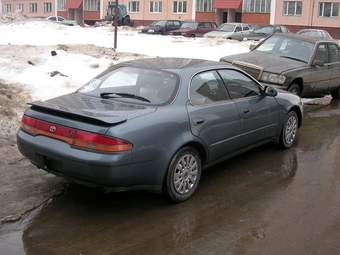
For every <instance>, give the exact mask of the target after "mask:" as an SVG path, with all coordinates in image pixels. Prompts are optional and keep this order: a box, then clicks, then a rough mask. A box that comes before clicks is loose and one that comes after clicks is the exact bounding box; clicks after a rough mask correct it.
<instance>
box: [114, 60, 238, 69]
mask: <svg viewBox="0 0 340 255" xmlns="http://www.w3.org/2000/svg"><path fill="white" fill-rule="evenodd" d="M115 66H116V67H117V66H126V67H135V68H143V69H152V70H155V71H161V70H163V71H164V70H169V71H172V72H175V73H176V72H179V71H180V70H185V69H192V68H200V67H203V68H204V67H205V68H215V67H216V68H221V67H226V66H228V68H233V69H237V68H236V67H234V66H232V65H229V64H226V63H222V62H217V61H212V60H205V59H195V58H173V57H156V58H144V59H135V60H130V61H125V62H121V63H119V64H116V65H114V66H112V67H115ZM176 70H177V71H176Z"/></svg>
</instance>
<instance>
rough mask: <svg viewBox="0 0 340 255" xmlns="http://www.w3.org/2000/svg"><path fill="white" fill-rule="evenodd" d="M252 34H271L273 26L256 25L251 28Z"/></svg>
mask: <svg viewBox="0 0 340 255" xmlns="http://www.w3.org/2000/svg"><path fill="white" fill-rule="evenodd" d="M253 32H254V34H272V33H273V32H274V27H258V28H256V29H254V30H253Z"/></svg>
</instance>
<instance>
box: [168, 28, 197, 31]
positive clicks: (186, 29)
mask: <svg viewBox="0 0 340 255" xmlns="http://www.w3.org/2000/svg"><path fill="white" fill-rule="evenodd" d="M191 30H196V29H193V28H183V29H177V30H172V31H171V32H187V31H191Z"/></svg>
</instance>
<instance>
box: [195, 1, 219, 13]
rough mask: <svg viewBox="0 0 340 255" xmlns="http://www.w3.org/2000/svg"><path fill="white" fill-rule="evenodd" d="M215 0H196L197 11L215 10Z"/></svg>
mask: <svg viewBox="0 0 340 255" xmlns="http://www.w3.org/2000/svg"><path fill="white" fill-rule="evenodd" d="M213 3H214V0H196V11H197V12H214V11H215V9H213V8H212V6H213Z"/></svg>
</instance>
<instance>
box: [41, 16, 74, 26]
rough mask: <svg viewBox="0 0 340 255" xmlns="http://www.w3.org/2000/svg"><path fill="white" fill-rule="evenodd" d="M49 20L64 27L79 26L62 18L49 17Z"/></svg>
mask: <svg viewBox="0 0 340 255" xmlns="http://www.w3.org/2000/svg"><path fill="white" fill-rule="evenodd" d="M46 19H47V20H51V21H55V22H60V23H62V24H64V25H68V26H75V25H77V22H76V21H75V20H67V19H65V18H63V17H61V16H49V17H47V18H46Z"/></svg>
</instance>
